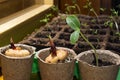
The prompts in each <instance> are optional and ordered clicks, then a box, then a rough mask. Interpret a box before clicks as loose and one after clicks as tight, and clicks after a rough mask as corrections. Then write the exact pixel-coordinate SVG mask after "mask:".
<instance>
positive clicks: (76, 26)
mask: <svg viewBox="0 0 120 80" xmlns="http://www.w3.org/2000/svg"><path fill="white" fill-rule="evenodd" d="M66 22H67V24H68V25H69V26H70V27H71V28H72V29H73V30H80V21H79V19H78V18H77V16H75V15H69V16H67V18H66Z"/></svg>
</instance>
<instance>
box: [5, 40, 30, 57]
mask: <svg viewBox="0 0 120 80" xmlns="http://www.w3.org/2000/svg"><path fill="white" fill-rule="evenodd" d="M4 54H5V55H7V56H10V57H24V56H28V55H30V52H29V51H28V50H26V49H23V48H22V47H20V46H15V45H14V42H13V39H12V38H11V39H10V47H9V48H8V49H7V50H6V51H5V53H4Z"/></svg>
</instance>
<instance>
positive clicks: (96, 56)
mask: <svg viewBox="0 0 120 80" xmlns="http://www.w3.org/2000/svg"><path fill="white" fill-rule="evenodd" d="M80 35H81V37H82V38H83V39H84V40H85V41H86V42H87V43H88V44H89V45H90V46H91V47H92V49H93V50H94V59H95V61H96V66H98V54H97V52H96V49H95V47H94V46H93V45H92V44H91V43H90V42H89V40H88V39H86V37H85V36H84V35H83V34H82V32H80Z"/></svg>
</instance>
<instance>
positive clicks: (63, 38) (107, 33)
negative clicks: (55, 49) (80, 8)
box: [20, 15, 120, 66]
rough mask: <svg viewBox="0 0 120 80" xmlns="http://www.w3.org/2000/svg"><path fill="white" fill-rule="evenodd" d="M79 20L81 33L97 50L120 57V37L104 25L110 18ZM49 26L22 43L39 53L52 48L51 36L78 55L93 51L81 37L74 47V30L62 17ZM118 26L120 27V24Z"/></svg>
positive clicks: (80, 17) (103, 63)
mask: <svg viewBox="0 0 120 80" xmlns="http://www.w3.org/2000/svg"><path fill="white" fill-rule="evenodd" d="M78 18H79V20H80V22H81V23H82V26H81V31H82V32H83V33H84V35H85V36H86V37H87V38H88V40H89V41H90V42H91V43H92V44H93V45H94V46H95V48H96V49H107V50H111V51H113V52H115V53H117V54H119V55H120V49H119V48H120V44H119V43H120V40H119V38H118V36H115V32H116V29H111V28H110V27H109V26H107V27H106V26H105V25H104V23H105V22H106V21H107V20H109V16H105V15H101V16H99V22H93V20H94V21H95V20H96V18H95V17H92V16H86V15H78ZM118 22H120V21H118ZM48 24H49V26H48V25H47V26H46V25H45V26H42V27H40V29H39V30H38V31H35V32H33V33H32V34H31V35H30V36H27V37H26V38H25V39H23V40H22V41H21V42H20V43H23V44H28V45H32V46H35V47H36V49H37V51H38V50H40V49H43V48H46V47H49V46H50V45H49V39H48V37H47V36H48V35H51V36H52V38H53V40H54V43H55V45H56V46H59V47H67V48H70V49H73V50H74V51H75V52H76V53H77V54H79V53H80V52H83V51H86V50H90V49H92V48H91V47H90V46H89V45H88V44H87V43H86V42H85V41H84V40H83V39H82V38H81V37H80V38H79V41H78V42H77V43H76V44H74V45H73V44H71V43H70V41H69V39H70V34H71V33H72V32H73V30H72V29H71V28H70V27H69V26H68V25H67V24H66V22H65V20H64V19H60V16H59V17H55V18H53V20H52V21H51V22H50V23H48ZM84 24H87V25H84ZM118 24H119V26H120V23H118ZM114 27H115V25H114ZM99 62H100V65H99V66H106V65H112V63H110V62H104V61H101V60H100V61H99ZM93 64H94V61H93Z"/></svg>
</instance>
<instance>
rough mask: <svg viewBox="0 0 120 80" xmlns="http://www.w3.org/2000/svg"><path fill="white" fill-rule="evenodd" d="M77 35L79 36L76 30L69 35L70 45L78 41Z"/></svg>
mask: <svg viewBox="0 0 120 80" xmlns="http://www.w3.org/2000/svg"><path fill="white" fill-rule="evenodd" d="M79 34H80V31H79V30H76V31H74V32H73V33H72V34H71V35H70V42H71V43H72V44H75V43H76V42H77V41H78V39H79Z"/></svg>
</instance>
